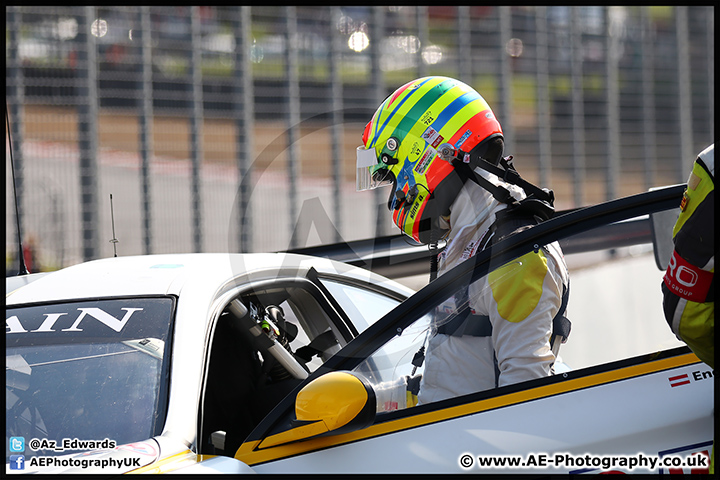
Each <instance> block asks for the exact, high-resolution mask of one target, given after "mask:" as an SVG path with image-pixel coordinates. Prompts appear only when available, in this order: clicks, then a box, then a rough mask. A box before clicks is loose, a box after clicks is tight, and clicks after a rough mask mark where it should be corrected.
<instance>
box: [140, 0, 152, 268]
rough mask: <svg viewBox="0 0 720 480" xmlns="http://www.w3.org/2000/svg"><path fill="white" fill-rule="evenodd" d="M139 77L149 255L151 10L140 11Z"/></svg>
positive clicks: (143, 196) (149, 250)
mask: <svg viewBox="0 0 720 480" xmlns="http://www.w3.org/2000/svg"><path fill="white" fill-rule="evenodd" d="M138 16H139V20H140V22H139V23H140V33H141V38H140V52H141V53H140V75H141V78H142V103H141V105H140V118H139V122H140V132H139V133H140V160H141V166H140V177H141V178H140V183H141V192H140V193H141V204H142V225H143V229H142V231H143V233H142V235H143V253H144V254H145V255H149V254H151V253H152V209H151V205H152V195H151V184H150V181H151V179H150V162H151V160H152V155H153V83H152V80H153V79H152V38H151V37H152V32H151V25H152V24H151V22H150V7H147V6H144V7H140V8H139V10H138Z"/></svg>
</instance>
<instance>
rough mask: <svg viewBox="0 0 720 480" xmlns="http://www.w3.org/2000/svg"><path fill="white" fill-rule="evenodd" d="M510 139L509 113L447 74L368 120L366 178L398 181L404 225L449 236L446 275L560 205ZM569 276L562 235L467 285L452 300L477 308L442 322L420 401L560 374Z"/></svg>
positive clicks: (361, 180)
mask: <svg viewBox="0 0 720 480" xmlns="http://www.w3.org/2000/svg"><path fill="white" fill-rule="evenodd" d="M503 146H504V139H503V134H502V129H501V127H500V123H499V122H498V120H497V119H496V118H495V116H494V114H493V112H492V110H491V109H490V107H489V106H488V104H487V102H486V101H485V100H484V99H483V97H482V96H480V94H479V93H478V92H476V91H475V90H474V89H472V88H471V87H469V86H468V85H466V84H464V83H462V82H460V81H458V80H455V79H452V78H447V77H439V76H433V77H424V78H420V79H417V80H413V81H411V82H409V83H407V84H405V85H403V86H402V87H400V88H399V89H398V90H396V91H395V92H394V93H393V94H391V95H390V96H389V97H388V98H387V99H386V100H385V101H384V102H383V103H382V104H381V105H380V106H379V108H378V109H377V111H376V112H375V114H374V115H373V117H372V120H371V121H370V122H369V123H368V124H367V126H366V127H365V131H364V133H363V145H362V146H361V147H358V149H357V167H358V170H357V182H358V184H357V188H358V190H365V189H370V188H377V187H379V186H383V185H392V190H391V192H390V197H389V199H388V208H389V210H390V211H391V212H392V217H393V221H394V223H395V224H396V225H397V226H398V227H399V228H400V230H401V231H402V232H403V233H404V234H406V235H408V236H410V237H412V238H413V239H415V240H416V241H418V242H421V243H425V244H428V245H434V244H436V242H438V241H440V240H444V241H445V242H446V246H445V248H444V250H443V251H442V253H441V254H440V255H439V258H438V261H437V274H438V275H442V274H443V273H445V272H447V271H448V270H450V269H451V268H452V267H454V266H456V265H458V264H459V263H460V262H462V261H463V260H466V259H467V258H469V257H471V256H473V255H475V254H476V253H477V252H479V251H482V250H484V249H487V248H491V246H492V245H493V244H494V243H496V242H497V241H499V240H501V239H502V238H504V237H505V236H507V235H510V234H512V233H514V232H517V231H519V230H522V229H525V228H528V227H529V226H531V225H534V224H537V223H539V222H540V221H543V220H546V219H547V218H549V217H550V216H552V214H553V213H554V211H553V207H552V202H553V196H552V192H551V191H549V190H544V189H540V188H538V187H535V186H534V185H532V184H530V183H529V182H526V181H525V180H523V179H522V178H521V177H520V176H519V175H518V174H517V171H516V170H515V169H514V167H513V166H512V164H511V160H512V157H507V158H503V156H502V154H503ZM432 278H433V275H432V273H431V280H432ZM568 283H569V279H568V272H567V267H566V265H565V261H564V258H563V255H562V252H561V250H560V247H559V246H558V245H557V244H556V243H554V244H551V245H547V246H544V247H539V248H538V249H537V251H534V252H530V253H528V254H526V255H525V256H523V257H521V258H520V259H518V260H517V261H514V262H510V263H509V264H507V265H505V266H502V267H501V268H499V269H497V270H495V271H494V272H491V273H490V275H489V276H488V277H487V278H485V279H483V280H480V281H477V282H475V283H474V284H471V285H470V286H469V287H466V288H460V290H459V292H458V294H456V295H455V297H454V298H453V299H452V300H451V301H450V302H451V303H454V304H455V305H444V306H443V307H445V308H448V307H449V310H458V309H461V307H462V306H463V305H464V303H465V302H467V300H466V299H465V298H464V297H467V299H468V300H469V306H470V309H469V310H470V311H469V313H468V314H465V315H457V316H455V317H454V319H453V320H452V321H449V322H447V323H445V322H444V321H439V322H437V323H436V325H435V329H434V332H433V333H434V335H433V336H432V338H431V339H430V340H429V343H428V347H427V353H426V359H425V370H424V373H423V375H422V380H421V383H420V391H419V395H418V400H419V403H428V402H434V401H439V400H442V399H445V398H450V397H454V396H457V395H463V394H467V393H471V392H477V391H481V390H487V389H491V388H495V387H497V386H504V385H508V384H512V383H516V382H521V381H524V380H529V379H533V378H539V377H543V376H547V375H550V374H552V371H553V364H554V362H555V359H556V357H557V353H558V348H559V345H560V343H561V342H562V341H564V339H565V338H567V335H568V334H569V322H568V321H567V319H565V317H564V316H563V314H564V310H565V306H566V304H567V295H568ZM438 310H439V311H440V310H443V309H442V307H441V308H440V309H438ZM438 317H439V316H438Z"/></svg>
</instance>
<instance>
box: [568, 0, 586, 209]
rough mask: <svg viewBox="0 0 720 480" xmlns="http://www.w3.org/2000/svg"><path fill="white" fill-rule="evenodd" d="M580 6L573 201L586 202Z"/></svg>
mask: <svg viewBox="0 0 720 480" xmlns="http://www.w3.org/2000/svg"><path fill="white" fill-rule="evenodd" d="M578 8H579V7H570V77H571V82H572V155H573V158H572V164H573V175H572V178H573V202H574V206H575V207H580V206H582V205H583V203H584V195H583V193H584V192H583V188H584V187H583V182H584V177H585V105H584V102H585V99H584V94H583V84H582V83H583V51H582V31H581V29H580V16H579V14H578Z"/></svg>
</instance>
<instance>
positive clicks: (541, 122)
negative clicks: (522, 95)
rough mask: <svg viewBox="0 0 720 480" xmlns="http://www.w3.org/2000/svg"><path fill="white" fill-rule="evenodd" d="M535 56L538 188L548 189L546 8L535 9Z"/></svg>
mask: <svg viewBox="0 0 720 480" xmlns="http://www.w3.org/2000/svg"><path fill="white" fill-rule="evenodd" d="M535 29H536V32H535V35H536V36H535V38H536V40H535V45H536V48H537V51H536V56H535V68H536V69H537V72H536V76H535V78H536V80H537V89H536V95H537V111H536V113H537V125H538V156H539V160H540V176H539V179H540V186H541V187H544V188H549V185H550V169H551V168H552V131H551V117H550V74H549V67H548V60H549V53H548V35H547V7H535Z"/></svg>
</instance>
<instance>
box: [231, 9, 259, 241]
mask: <svg viewBox="0 0 720 480" xmlns="http://www.w3.org/2000/svg"><path fill="white" fill-rule="evenodd" d="M250 9H251V7H249V6H242V7H239V10H236V11H237V12H238V18H237V19H236V22H235V32H234V33H235V69H234V75H235V85H234V91H235V101H234V102H233V105H234V109H235V112H234V114H233V118H235V132H236V133H235V144H236V146H237V171H238V188H239V195H237V197H238V198H237V201H238V203H239V204H238V215H239V218H238V219H237V221H238V236H239V250H240V252H251V251H252V240H253V234H252V226H253V218H252V211H251V208H252V207H251V204H250V190H251V185H252V183H251V182H252V160H253V146H254V143H253V131H254V129H255V122H254V117H255V105H254V101H253V97H254V86H253V78H252V60H251V55H252V34H251V20H252V18H251V10H250ZM238 90H240V91H239V92H238Z"/></svg>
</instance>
